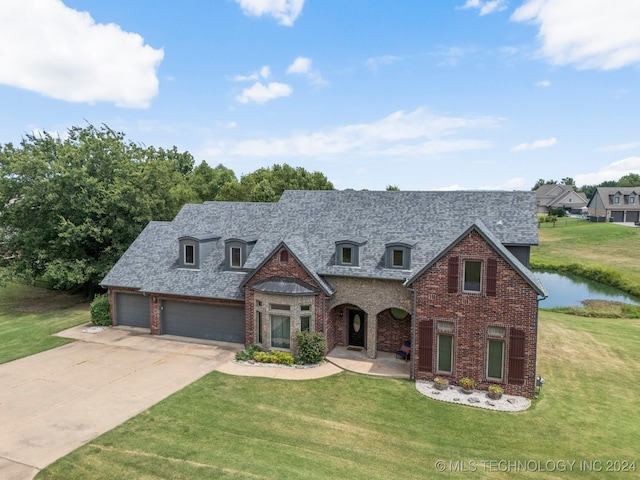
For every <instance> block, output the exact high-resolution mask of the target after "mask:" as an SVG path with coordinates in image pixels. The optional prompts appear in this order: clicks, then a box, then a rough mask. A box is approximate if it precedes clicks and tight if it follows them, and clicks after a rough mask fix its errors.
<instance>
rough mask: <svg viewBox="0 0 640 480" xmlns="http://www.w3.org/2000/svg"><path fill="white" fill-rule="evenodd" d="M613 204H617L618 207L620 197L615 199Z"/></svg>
mask: <svg viewBox="0 0 640 480" xmlns="http://www.w3.org/2000/svg"><path fill="white" fill-rule="evenodd" d="M613 203H615V204H616V205H618V204H619V203H620V197H619V196H618V195H616V196H615V197H613Z"/></svg>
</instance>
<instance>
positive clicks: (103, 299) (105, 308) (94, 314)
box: [91, 294, 111, 326]
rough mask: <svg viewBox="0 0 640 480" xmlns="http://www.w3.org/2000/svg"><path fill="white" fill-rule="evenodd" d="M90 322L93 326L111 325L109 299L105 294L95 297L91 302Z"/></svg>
mask: <svg viewBox="0 0 640 480" xmlns="http://www.w3.org/2000/svg"><path fill="white" fill-rule="evenodd" d="M91 322H92V323H93V324H94V325H101V326H109V325H111V316H110V315H109V297H108V296H107V295H106V294H103V295H96V298H95V299H94V300H93V302H91Z"/></svg>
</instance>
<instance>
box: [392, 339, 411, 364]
mask: <svg viewBox="0 0 640 480" xmlns="http://www.w3.org/2000/svg"><path fill="white" fill-rule="evenodd" d="M396 358H402V359H404V361H405V362H406V361H408V360H409V359H410V358H411V342H410V341H409V340H405V342H404V344H403V345H402V347H400V350H398V351H396Z"/></svg>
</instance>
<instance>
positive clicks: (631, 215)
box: [627, 212, 640, 223]
mask: <svg viewBox="0 0 640 480" xmlns="http://www.w3.org/2000/svg"><path fill="white" fill-rule="evenodd" d="M639 213H640V212H627V222H634V223H635V222H637V221H638V214H639Z"/></svg>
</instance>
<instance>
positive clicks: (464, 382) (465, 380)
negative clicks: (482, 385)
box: [458, 377, 476, 394]
mask: <svg viewBox="0 0 640 480" xmlns="http://www.w3.org/2000/svg"><path fill="white" fill-rule="evenodd" d="M458 385H460V386H461V387H462V393H466V394H469V393H473V389H474V388H476V382H475V381H473V380H472V379H471V378H469V377H462V378H461V379H460V380H459V381H458Z"/></svg>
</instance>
